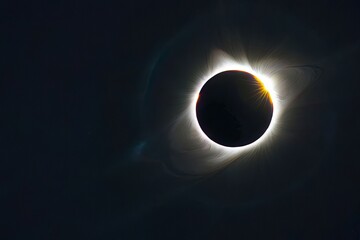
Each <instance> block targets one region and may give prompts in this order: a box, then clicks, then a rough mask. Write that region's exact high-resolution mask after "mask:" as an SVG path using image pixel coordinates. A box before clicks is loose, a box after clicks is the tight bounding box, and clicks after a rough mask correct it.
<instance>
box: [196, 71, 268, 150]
mask: <svg viewBox="0 0 360 240" xmlns="http://www.w3.org/2000/svg"><path fill="white" fill-rule="evenodd" d="M272 115H273V104H272V101H271V96H270V94H269V93H268V91H267V90H266V89H265V87H264V85H263V84H262V82H261V81H259V80H258V79H257V78H256V77H255V76H254V75H252V74H250V73H248V72H243V71H225V72H221V73H218V74H217V75H215V76H214V77H212V78H210V79H209V80H208V81H207V82H206V83H205V84H204V86H203V87H202V88H201V90H200V93H199V98H198V101H197V103H196V116H197V120H198V122H199V125H200V127H201V129H202V131H203V132H204V133H205V134H206V135H207V136H208V137H209V138H210V139H211V140H213V141H214V142H216V143H218V144H220V145H223V146H227V147H240V146H245V145H248V144H250V143H252V142H254V141H256V140H257V139H259V138H260V137H261V136H262V135H263V134H264V133H265V131H266V129H267V128H268V127H269V125H270V122H271V118H272Z"/></svg>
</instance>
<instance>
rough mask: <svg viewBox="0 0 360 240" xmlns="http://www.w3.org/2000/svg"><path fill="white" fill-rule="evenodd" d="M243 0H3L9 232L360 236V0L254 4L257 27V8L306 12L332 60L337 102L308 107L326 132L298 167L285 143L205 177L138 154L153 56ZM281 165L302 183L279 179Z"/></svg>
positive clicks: (299, 154)
mask: <svg viewBox="0 0 360 240" xmlns="http://www.w3.org/2000/svg"><path fill="white" fill-rule="evenodd" d="M238 4H239V3H238V2H236V1H194V2H192V1H187V2H185V1H177V2H175V1H131V2H130V1H114V2H104V1H98V2H94V1H86V2H79V1H69V2H64V1H42V2H37V1H36V2H33V1H26V2H25V1H24V2H19V1H2V2H1V4H0V12H1V15H0V24H1V25H0V26H1V28H0V29H1V34H0V61H1V64H0V74H1V75H0V79H1V80H0V84H1V86H0V111H1V113H0V122H1V128H0V141H1V144H0V201H1V205H0V206H1V208H0V239H360V188H359V183H360V182H359V180H360V178H359V173H360V163H359V156H358V155H359V154H358V144H359V133H360V131H359V123H360V118H359V117H360V115H359V106H360V104H359V100H358V96H359V94H358V90H359V87H360V79H359V71H358V70H359V67H358V65H359V64H358V62H359V60H358V59H359V58H358V57H359V24H360V19H359V17H360V14H359V10H360V9H359V6H358V5H357V3H356V1H353V2H351V1H337V2H332V1H306V2H304V1H301V2H299V3H296V2H290V1H289V2H288V1H286V2H281V1H279V2H273V3H271V4H270V3H265V2H264V3H261V2H258V3H250V2H249V3H248V4H245V6H247V7H248V8H249V10H248V12H250V13H254V16H256V17H254V19H249V21H250V22H251V21H258V20H259V18H261V15H257V14H256V11H257V9H258V8H259V9H262V10H264V9H265V10H266V11H268V12H276V13H277V14H278V15H279V14H280V15H281V14H282V13H284V15H286V16H295V17H296V18H297V19H299V22H301V26H300V25H296V23H294V26H293V29H294V31H295V32H296V31H297V29H299V28H300V27H301V29H302V30H301V31H302V33H304V34H306V33H309V34H310V35H311V33H312V32H316V33H317V35H318V36H320V40H319V39H314V41H315V40H316V41H320V42H321V46H322V51H320V53H322V54H323V55H324V56H332V57H331V58H329V59H327V61H326V62H327V63H326V64H325V66H323V72H324V75H323V78H322V79H323V83H325V84H324V87H322V88H321V90H322V93H321V94H325V95H327V96H328V98H327V100H326V101H325V102H322V103H321V104H320V105H319V104H317V105H316V104H315V105H316V107H313V108H311V114H312V116H313V118H312V121H311V123H314V126H316V127H319V126H322V127H323V128H324V129H325V131H322V133H323V132H325V133H324V135H323V139H324V141H323V142H321V143H319V142H317V141H314V138H313V134H314V132H316V131H317V128H312V131H313V133H311V131H309V130H308V131H304V132H303V134H299V136H298V137H297V138H296V141H298V142H299V146H292V148H291V151H293V152H292V154H293V159H295V160H292V161H290V162H294V161H296V163H297V165H295V166H296V168H295V167H294V165H292V164H289V161H287V159H285V158H283V156H287V157H288V156H289V154H288V153H289V151H290V150H289V146H287V145H286V144H284V143H283V145H281V146H283V147H284V149H285V148H287V150H286V151H287V154H285V153H283V151H285V150H282V148H281V147H279V149H277V150H276V151H275V153H276V154H273V155H271V156H268V158H270V159H274V160H275V159H277V160H278V161H275V162H276V164H272V163H271V161H270V162H267V163H266V164H265V165H264V164H263V165H261V166H257V165H256V164H252V165H251V164H250V166H248V167H247V168H245V170H241V171H240V170H238V169H237V168H236V167H235V166H234V167H233V168H231V167H229V168H227V169H225V170H222V171H220V172H219V173H218V174H217V175H212V176H207V177H204V178H196V179H193V178H185V177H175V176H173V175H172V174H170V173H168V172H167V171H166V170H164V167H163V165H162V159H156V160H148V161H141V160H137V159H136V158H134V154H136V153H137V151H138V150H139V148H141V144H140V145H139V142H140V141H141V128H140V122H141V118H142V115H141V112H140V111H139V106H140V105H141V99H142V98H141V96H142V94H143V92H144V84H145V80H144V79H145V78H146V74H147V71H148V68H149V65H150V63H151V59H152V57H153V56H154V55H156V53H157V52H158V51H159V49H161V48H162V47H163V46H164V45H166V44H167V42H168V41H169V40H170V39H172V38H173V37H174V36H176V35H177V33H178V32H180V31H181V30H182V29H183V28H184V27H185V26H186V25H189V24H191V23H192V22H193V21H194V20H196V19H197V18H199V17H201V16H204V15H207V16H208V15H210V16H211V15H212V14H216V13H217V11H220V10H221V9H223V8H232V9H235V10H236V7H237V6H239V5H238ZM225 18H226V17H225ZM263 21H264V19H263ZM288 24H292V23H291V19H289V22H288ZM304 26H305V30H304ZM307 29H308V30H307ZM259 32H266V34H267V35H268V36H269V38H271V31H268V29H260V30H259ZM325 53H326V54H325ZM327 53H328V54H327ZM320 55H321V54H320ZM317 90H318V89H317ZM315 92H316V91H315ZM315 95H316V94H315ZM323 109H326V111H325V112H326V114H325V115H321V114H320V115H317V114H318V113H319V112H321V111H322V110H323ZM299 117H300V118H301V116H299ZM305 120H306V118H305ZM305 120H304V121H303V122H304V123H305V122H306V121H305ZM297 123H299V122H297ZM311 123H307V122H306V124H311ZM300 128H301V127H300ZM296 141H295V142H296ZM307 142H308V143H309V144H306V143H307ZM318 143H319V148H318V150H314V149H317V148H316V144H318ZM310 145H311V146H312V147H310ZM314 146H315V147H314ZM279 159H280V160H279ZM302 163H304V166H303V165H302ZM305 163H306V164H305ZM309 163H316V166H317V167H316V168H315V170H311V171H310V170H308V166H309V165H311V164H309ZM230 166H231V165H230ZM298 166H301V167H303V168H301V167H300V169H301V171H300V170H298V169H299V168H297V167H298ZM259 169H260V170H259ZM264 169H265V170H264ZM266 169H272V170H273V169H276V171H275V173H271V172H273V171H268V170H266ZM304 169H305V170H304ZM312 169H313V168H312ZM259 172H260V174H259ZM284 172H286V176H285V179H291V181H293V182H292V183H291V184H288V182H286V184H288V185H289V186H290V185H291V187H289V186H288V185H286V184H285V185H286V187H284V188H282V187H279V186H280V185H281V186H283V185H284V180H282V179H284V178H283V176H284V175H283V173H284ZM299 172H301V174H300V173H299ZM254 173H256V174H255V176H256V178H255V177H254ZM300 175H301V177H298V176H300ZM304 176H305V177H304ZM279 189H286V190H279ZM274 192H276V194H273V193H274Z"/></svg>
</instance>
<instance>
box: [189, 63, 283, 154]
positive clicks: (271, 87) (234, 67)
mask: <svg viewBox="0 0 360 240" xmlns="http://www.w3.org/2000/svg"><path fill="white" fill-rule="evenodd" d="M224 71H243V72H247V73H250V74H252V75H253V76H255V78H256V79H257V80H258V81H259V82H260V83H261V84H262V85H263V87H264V88H265V91H267V92H268V93H269V98H270V100H271V101H272V104H273V116H272V119H271V122H270V125H269V127H268V128H267V130H266V131H265V133H264V134H263V135H262V136H261V137H260V138H259V139H257V140H256V141H254V142H252V143H250V144H248V145H245V146H240V147H228V146H223V145H220V144H218V143H216V142H214V141H212V140H211V139H210V138H209V137H208V136H207V135H206V134H205V133H204V132H203V131H202V129H201V128H200V125H199V122H198V121H197V117H196V103H197V100H198V98H199V92H200V90H201V89H202V87H203V86H204V84H205V83H206V82H207V81H208V80H209V79H211V78H212V77H213V76H215V75H216V74H218V73H221V72H224ZM192 96H193V97H192V99H191V107H190V109H191V110H190V112H189V115H190V118H191V121H192V123H193V124H194V126H195V130H196V132H197V134H198V135H199V137H201V138H203V139H206V141H207V142H208V144H211V145H212V147H215V148H216V149H218V150H223V151H224V150H225V151H227V152H238V151H240V150H246V149H251V148H253V147H255V146H257V145H259V144H261V143H263V142H264V141H266V140H267V139H268V138H269V137H270V136H271V135H272V133H273V132H274V131H275V129H276V123H277V121H278V117H279V110H280V102H279V99H278V94H277V92H276V90H275V84H274V80H273V79H271V78H270V77H268V76H267V75H265V74H263V73H261V72H257V71H255V70H254V69H253V68H252V67H251V66H250V65H242V64H239V63H236V62H234V61H227V62H224V63H223V64H221V65H220V66H217V67H215V69H213V70H212V71H210V73H208V74H205V75H204V77H203V78H202V79H201V80H200V81H199V83H198V84H197V85H196V87H195V89H194V92H193V94H192Z"/></svg>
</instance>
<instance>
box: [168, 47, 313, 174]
mask: <svg viewBox="0 0 360 240" xmlns="http://www.w3.org/2000/svg"><path fill="white" fill-rule="evenodd" d="M207 66H208V67H207V69H205V71H204V72H202V73H201V74H199V75H198V76H197V77H195V78H194V80H193V86H194V87H193V88H192V89H191V90H190V93H189V95H188V102H187V107H186V110H185V111H184V113H183V114H182V115H180V117H179V118H178V120H177V121H176V124H175V125H174V127H173V128H172V131H171V135H170V141H171V148H172V154H171V159H172V162H173V164H174V165H175V166H176V167H177V168H178V169H180V170H181V171H184V172H187V173H190V174H203V173H207V172H211V171H214V170H216V169H219V168H221V167H223V166H225V165H226V164H228V163H230V162H232V161H234V160H235V159H240V158H241V159H245V158H246V157H247V156H251V155H253V153H256V152H258V151H259V150H260V149H263V148H268V147H269V146H270V144H271V143H273V142H274V140H275V135H276V133H277V132H278V131H279V130H280V127H279V126H280V125H281V124H280V123H281V121H280V120H281V114H282V112H283V111H284V109H285V108H286V106H287V105H288V104H289V103H290V102H291V101H292V100H293V99H294V98H295V97H296V96H297V95H298V94H299V93H300V92H301V91H302V90H303V89H304V87H305V85H306V84H304V83H307V82H308V81H306V80H307V79H309V76H307V75H309V74H307V73H305V72H304V71H302V70H301V69H298V68H294V67H291V66H289V65H287V66H285V64H283V63H281V62H279V61H275V60H274V59H263V60H261V61H258V62H256V63H251V64H250V63H249V61H248V60H247V58H246V57H243V56H242V58H240V60H237V59H235V58H233V57H231V56H229V55H228V54H226V53H224V52H222V51H216V52H214V54H213V56H212V58H211V59H210V62H209V64H208V65H207ZM229 70H230V71H231V70H236V71H244V72H248V73H250V74H252V75H254V76H255V77H256V78H257V79H258V80H259V81H260V82H261V83H262V84H263V86H264V87H265V89H266V90H267V91H268V93H269V95H270V98H271V100H272V103H273V116H272V119H271V122H270V125H269V127H268V129H267V130H266V131H265V133H264V134H263V135H262V136H261V137H260V138H259V139H257V140H256V141H255V142H253V143H251V144H248V145H245V146H240V147H227V146H223V145H220V144H218V143H216V142H214V141H212V140H211V139H210V138H209V137H208V136H207V135H206V134H205V133H204V132H203V131H202V129H201V128H200V125H199V123H198V120H197V117H196V103H197V100H198V97H199V92H200V90H201V88H202V87H203V85H204V84H205V83H206V82H207V81H208V80H209V79H211V78H212V77H213V76H215V75H216V74H218V73H221V72H224V71H229ZM286 79H287V80H286ZM289 79H291V80H289ZM299 79H300V80H301V81H299Z"/></svg>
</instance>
